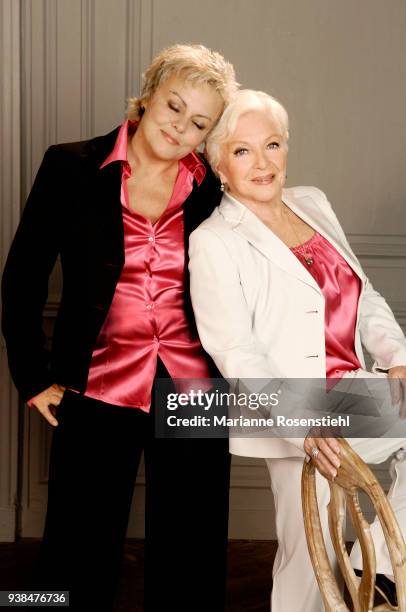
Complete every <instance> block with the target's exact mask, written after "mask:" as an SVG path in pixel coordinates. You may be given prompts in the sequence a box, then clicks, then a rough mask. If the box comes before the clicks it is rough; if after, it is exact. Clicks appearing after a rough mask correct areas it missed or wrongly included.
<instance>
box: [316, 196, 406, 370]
mask: <svg viewBox="0 0 406 612" xmlns="http://www.w3.org/2000/svg"><path fill="white" fill-rule="evenodd" d="M317 191H318V192H319V195H320V197H321V198H322V199H323V200H324V203H326V204H327V205H328V206H329V208H330V212H331V214H332V215H334V218H335V221H336V227H337V228H338V231H339V233H340V238H341V240H342V241H343V242H344V244H345V245H346V247H347V248H348V249H349V250H351V251H352V249H351V246H350V244H349V243H348V240H347V237H346V236H345V234H344V231H343V229H342V227H341V225H340V223H339V221H338V219H337V217H336V216H335V213H334V211H333V210H332V208H331V205H330V203H329V202H328V200H327V198H326V196H325V195H324V193H323V192H321V191H319V190H317ZM359 329H360V335H361V342H362V344H363V345H364V347H365V348H366V350H367V351H368V353H369V354H370V355H371V357H372V359H373V360H374V364H373V367H372V371H373V372H375V373H378V372H387V371H388V370H389V369H390V368H393V367H395V366H399V365H406V338H405V335H404V333H403V332H402V329H401V327H400V326H399V324H398V323H397V321H396V319H395V316H394V314H393V312H392V310H391V309H390V307H389V306H388V304H387V302H386V300H385V299H384V298H383V297H382V295H381V294H380V293H378V291H376V290H375V289H374V288H373V286H372V283H371V282H370V280H369V279H368V278H367V277H365V286H364V290H363V292H362V294H361V304H360V308H359Z"/></svg>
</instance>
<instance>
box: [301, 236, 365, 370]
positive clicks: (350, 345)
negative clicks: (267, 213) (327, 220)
mask: <svg viewBox="0 0 406 612" xmlns="http://www.w3.org/2000/svg"><path fill="white" fill-rule="evenodd" d="M291 251H292V253H294V254H295V255H296V257H297V258H298V260H299V261H300V262H301V263H302V264H303V266H304V267H305V268H306V270H307V271H308V272H309V273H310V274H311V275H312V276H313V278H314V279H315V281H316V282H317V284H318V286H319V287H320V289H321V291H322V293H323V296H324V299H325V338H326V376H327V378H337V379H339V378H341V377H342V376H343V374H344V373H345V372H350V371H351V370H357V369H358V368H361V364H360V362H359V360H358V358H357V356H356V353H355V346H354V341H355V325H356V319H357V309H358V300H359V296H360V291H361V280H360V278H359V277H358V275H357V274H355V272H354V271H353V270H352V268H351V267H350V266H349V265H348V263H347V262H346V261H345V259H344V258H343V257H342V256H341V255H340V253H339V252H338V251H337V250H336V249H335V248H334V247H333V245H332V244H330V242H329V241H328V240H326V238H324V236H322V235H321V234H319V233H318V232H315V234H314V235H313V236H312V237H311V238H310V240H308V241H307V242H304V243H303V244H300V245H298V246H296V247H293V248H291ZM303 253H306V256H311V257H312V258H313V263H312V265H309V264H307V263H306V261H305V259H304V257H303Z"/></svg>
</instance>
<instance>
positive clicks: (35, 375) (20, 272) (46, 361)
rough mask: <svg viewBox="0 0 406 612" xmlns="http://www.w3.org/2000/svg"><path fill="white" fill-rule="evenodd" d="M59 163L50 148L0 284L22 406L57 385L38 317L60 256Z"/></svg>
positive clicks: (12, 369)
mask: <svg viewBox="0 0 406 612" xmlns="http://www.w3.org/2000/svg"><path fill="white" fill-rule="evenodd" d="M57 162H58V150H57V147H50V148H49V149H48V150H47V152H46V153H45V156H44V159H43V161H42V164H41V166H40V168H39V171H38V173H37V176H36V178H35V181H34V184H33V187H32V190H31V192H30V195H29V197H28V200H27V203H26V205H25V208H24V211H23V214H22V217H21V220H20V224H19V226H18V228H17V232H16V235H15V237H14V240H13V242H12V245H11V248H10V252H9V255H8V258H7V261H6V265H5V269H4V273H3V279H2V303H3V305H2V331H3V335H4V338H5V340H6V345H7V353H8V361H9V367H10V372H11V376H12V378H13V381H14V383H15V385H16V387H17V389H18V391H19V392H20V395H21V397H22V399H23V400H24V401H27V400H28V399H30V398H32V397H34V396H35V395H37V394H38V393H40V392H41V391H43V390H44V389H46V388H47V387H49V386H50V385H51V384H53V383H54V382H55V381H54V380H53V377H52V373H51V372H50V356H49V352H48V351H47V349H46V346H45V344H46V336H45V333H44V331H43V328H42V313H43V309H44V306H45V302H46V299H47V295H48V279H49V276H50V273H51V271H52V268H53V267H54V264H55V261H56V259H57V256H58V251H59V246H58V244H59V231H60V225H59V224H58V219H57V204H58V199H60V197H61V190H63V182H62V180H59V179H58V163H57ZM65 180H66V177H65Z"/></svg>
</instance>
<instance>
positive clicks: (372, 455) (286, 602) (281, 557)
mask: <svg viewBox="0 0 406 612" xmlns="http://www.w3.org/2000/svg"><path fill="white" fill-rule="evenodd" d="M351 375H352V376H354V377H366V376H368V378H370V377H372V376H373V375H372V374H371V373H369V372H365V371H363V370H357V371H356V372H354V373H350V375H349V376H351ZM393 410H396V408H393ZM405 427H406V424H405ZM399 433H400V432H399ZM401 433H402V435H404V433H403V432H401ZM349 443H350V444H351V446H352V447H353V448H354V450H355V451H356V452H357V453H358V454H359V455H360V456H361V457H362V459H364V461H366V462H367V463H374V464H377V463H381V462H383V461H385V460H386V459H387V458H388V457H391V456H392V462H391V467H390V474H391V476H392V485H391V487H390V490H389V493H388V498H389V499H390V502H391V505H392V508H393V510H394V512H395V514H396V517H397V520H398V523H399V525H400V528H401V530H402V533H403V536H404V537H405V539H406V460H405V459H406V450H403V449H402V447H404V448H405V449H406V435H404V437H402V438H391V437H384V438H374V439H372V438H351V439H350V440H349ZM265 461H266V464H267V467H268V470H269V473H270V476H271V486H272V491H273V495H274V500H275V510H276V533H277V538H278V551H277V554H276V558H275V562H274V567H273V589H272V594H271V610H272V612H293V611H294V612H321V611H323V610H324V606H323V603H322V598H321V595H320V592H319V588H318V585H317V581H316V578H315V575H314V572H313V567H312V564H311V561H310V556H309V552H308V548H307V543H306V535H305V531H304V524H303V513H302V502H301V476H302V468H303V460H302V459H300V458H298V457H287V458H282V459H266V460H265ZM316 487H317V497H318V503H319V512H320V519H321V524H322V527H323V532H324V538H325V542H326V547H327V551H328V553H329V556H330V559H331V561H332V566H333V568H334V569H335V570H336V569H337V564H336V560H335V553H334V551H333V547H332V544H331V540H330V537H329V530H328V519H327V504H328V502H329V498H330V492H329V486H328V482H327V480H326V479H324V478H323V477H322V476H321V475H320V474H319V473H318V472H317V474H316ZM371 533H372V537H373V540H374V544H375V550H376V559H377V572H379V573H383V574H393V571H392V566H391V563H390V558H389V553H388V550H387V547H386V544H385V538H384V535H383V532H382V529H381V527H380V524H379V522H378V521H376V520H375V521H374V523H373V524H372V527H371ZM351 562H352V565H353V567H355V568H361V566H362V560H361V551H360V548H359V545H358V543H357V542H356V543H355V545H354V547H353V550H352V552H351Z"/></svg>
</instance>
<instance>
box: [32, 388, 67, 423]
mask: <svg viewBox="0 0 406 612" xmlns="http://www.w3.org/2000/svg"><path fill="white" fill-rule="evenodd" d="M64 393H65V387H61V385H57V384H54V385H51V386H50V387H48V389H45V391H41V393H39V394H38V395H36V396H35V397H33V398H32V399H30V401H29V402H27V404H28V405H29V406H30V407H35V408H36V409H37V410H38V412H39V413H40V414H41V415H42V416H43V417H44V419H46V420H47V421H48V423H49V424H50V425H52V426H53V427H56V426H57V425H58V421H57V420H56V418H55V408H56V407H57V406H59V404H60V403H61V401H62V398H63V394H64Z"/></svg>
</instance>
